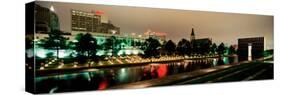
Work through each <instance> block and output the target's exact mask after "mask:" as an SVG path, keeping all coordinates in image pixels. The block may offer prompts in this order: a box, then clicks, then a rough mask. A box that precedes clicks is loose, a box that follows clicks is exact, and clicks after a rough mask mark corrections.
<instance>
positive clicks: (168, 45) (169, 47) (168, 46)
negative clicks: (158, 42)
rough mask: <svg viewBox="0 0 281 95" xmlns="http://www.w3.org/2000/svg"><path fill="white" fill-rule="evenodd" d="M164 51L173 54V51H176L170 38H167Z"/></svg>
mask: <svg viewBox="0 0 281 95" xmlns="http://www.w3.org/2000/svg"><path fill="white" fill-rule="evenodd" d="M164 48H165V51H166V52H167V54H168V55H173V54H174V52H175V51H176V45H175V43H174V42H173V41H172V40H169V41H168V42H167V43H166V44H165V46H164Z"/></svg>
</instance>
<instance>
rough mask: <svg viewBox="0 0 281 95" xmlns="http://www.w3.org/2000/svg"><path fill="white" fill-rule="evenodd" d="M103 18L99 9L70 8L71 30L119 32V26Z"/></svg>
mask: <svg viewBox="0 0 281 95" xmlns="http://www.w3.org/2000/svg"><path fill="white" fill-rule="evenodd" d="M102 18H103V19H102ZM104 18H105V17H102V14H101V12H100V11H96V12H94V11H92V12H84V11H79V10H71V30H72V31H77V32H93V33H106V34H119V33H120V28H119V27H116V26H114V25H113V24H112V23H111V22H110V21H105V19H104ZM102 20H103V21H102Z"/></svg>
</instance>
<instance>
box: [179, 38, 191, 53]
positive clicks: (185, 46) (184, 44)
mask: <svg viewBox="0 0 281 95" xmlns="http://www.w3.org/2000/svg"><path fill="white" fill-rule="evenodd" d="M176 50H177V52H178V54H179V55H181V56H184V55H190V53H191V43H190V42H189V41H188V40H186V39H182V40H181V41H179V42H178V45H177V48H176Z"/></svg>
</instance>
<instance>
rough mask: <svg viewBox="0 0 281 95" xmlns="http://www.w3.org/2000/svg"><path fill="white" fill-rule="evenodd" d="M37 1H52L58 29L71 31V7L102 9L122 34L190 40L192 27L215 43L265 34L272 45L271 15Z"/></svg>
mask: <svg viewBox="0 0 281 95" xmlns="http://www.w3.org/2000/svg"><path fill="white" fill-rule="evenodd" d="M38 4H39V5H41V6H43V7H47V8H50V7H51V5H52V6H53V7H54V8H55V13H57V15H58V17H59V19H60V28H61V30H63V31H66V32H70V31H71V23H70V22H71V21H70V20H71V16H70V10H71V9H76V10H82V11H87V12H91V11H101V12H103V13H104V14H105V15H106V16H107V17H108V20H110V21H111V23H113V24H114V25H116V26H118V27H120V32H121V34H124V33H128V34H130V33H137V34H143V33H144V32H146V31H147V30H148V29H150V30H152V31H161V32H165V33H166V34H167V37H166V39H167V40H173V41H174V42H175V43H177V42H178V41H179V40H181V39H182V38H185V39H188V40H189V39H190V34H191V29H192V28H194V29H195V36H196V39H197V38H211V39H212V41H213V42H215V43H216V44H219V43H220V42H223V43H225V44H226V45H232V44H237V43H238V39H239V38H247V37H265V38H266V45H265V47H266V49H273V16H265V15H250V14H233V13H218V12H203V11H189V10H172V9H158V8H142V7H121V6H106V5H93V4H91V5H90V4H76V3H59V2H58V3H50V2H38ZM237 31H239V32H237ZM226 35H227V36H226Z"/></svg>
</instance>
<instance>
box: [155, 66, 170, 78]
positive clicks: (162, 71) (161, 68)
mask: <svg viewBox="0 0 281 95" xmlns="http://www.w3.org/2000/svg"><path fill="white" fill-rule="evenodd" d="M157 73H158V78H162V77H165V76H166V75H167V73H168V67H167V65H166V64H160V65H159V68H158V70H157Z"/></svg>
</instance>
